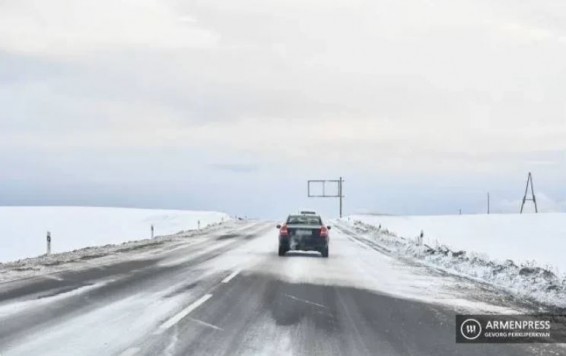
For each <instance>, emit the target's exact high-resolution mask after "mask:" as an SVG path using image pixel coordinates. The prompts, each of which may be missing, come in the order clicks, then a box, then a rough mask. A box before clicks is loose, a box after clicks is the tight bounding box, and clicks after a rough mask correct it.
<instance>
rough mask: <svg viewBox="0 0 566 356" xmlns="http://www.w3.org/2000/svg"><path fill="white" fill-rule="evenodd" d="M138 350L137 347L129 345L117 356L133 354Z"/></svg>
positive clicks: (132, 355)
mask: <svg viewBox="0 0 566 356" xmlns="http://www.w3.org/2000/svg"><path fill="white" fill-rule="evenodd" d="M138 352H140V348H139V347H130V348H129V349H126V350H125V351H124V352H122V353H121V354H120V355H119V356H134V355H135V354H137V353H138Z"/></svg>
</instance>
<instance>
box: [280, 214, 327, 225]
mask: <svg viewBox="0 0 566 356" xmlns="http://www.w3.org/2000/svg"><path fill="white" fill-rule="evenodd" d="M287 224H303V225H322V220H321V219H320V216H313V215H290V216H289V217H288V218H287Z"/></svg>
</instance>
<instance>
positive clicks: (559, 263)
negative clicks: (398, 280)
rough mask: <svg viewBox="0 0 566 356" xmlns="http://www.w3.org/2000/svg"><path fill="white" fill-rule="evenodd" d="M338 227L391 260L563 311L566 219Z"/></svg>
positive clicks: (458, 218) (398, 221) (374, 221)
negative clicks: (405, 259) (413, 263)
mask: <svg viewBox="0 0 566 356" xmlns="http://www.w3.org/2000/svg"><path fill="white" fill-rule="evenodd" d="M342 222H344V223H346V224H348V225H349V226H350V227H352V228H354V229H355V230H356V231H357V232H358V233H364V234H365V236H366V237H367V238H368V241H371V242H373V243H376V244H377V246H378V247H380V248H385V249H387V250H388V251H390V252H392V253H394V254H398V255H401V256H405V257H410V258H415V259H419V260H421V261H424V262H426V263H427V264H429V265H433V266H435V267H440V268H442V269H444V270H448V271H450V272H454V273H457V274H461V275H465V276H468V277H472V278H476V279H479V280H482V281H485V282H488V283H490V284H493V285H497V286H500V287H503V288H505V289H506V290H508V291H510V292H512V293H514V294H518V295H522V296H526V297H530V298H532V299H534V300H537V301H539V302H543V303H547V304H552V305H558V306H561V307H566V275H565V274H564V273H565V272H566V258H565V257H566V256H565V253H566V214H563V213H552V214H529V215H498V214H493V215H454V216H408V217H402V216H376V215H356V216H349V217H347V218H344V219H343V220H342ZM380 226H381V228H380ZM421 231H423V232H424V238H423V240H422V242H419V241H418V236H419V235H420V233H421Z"/></svg>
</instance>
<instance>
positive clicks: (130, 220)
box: [0, 207, 230, 262]
mask: <svg viewBox="0 0 566 356" xmlns="http://www.w3.org/2000/svg"><path fill="white" fill-rule="evenodd" d="M229 219H230V217H229V216H228V215H227V214H225V213H220V212H211V211H185V210H150V209H127V208H97V207H0V234H1V235H0V262H7V261H14V260H17V259H22V258H28V257H35V256H39V255H42V254H45V252H46V234H47V231H49V232H50V233H51V240H52V243H51V252H52V253H60V252H66V251H72V250H76V249H80V248H84V247H89V246H101V245H107V244H120V243H123V242H126V241H132V240H141V239H148V238H150V237H151V226H152V225H153V227H154V236H162V235H170V234H174V233H177V232H179V231H186V230H194V229H197V228H199V225H200V228H204V227H206V226H208V225H210V224H215V223H219V222H222V221H227V220H229Z"/></svg>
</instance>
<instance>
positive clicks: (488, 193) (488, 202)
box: [487, 193, 489, 215]
mask: <svg viewBox="0 0 566 356" xmlns="http://www.w3.org/2000/svg"><path fill="white" fill-rule="evenodd" d="M487 215H489V193H487Z"/></svg>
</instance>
